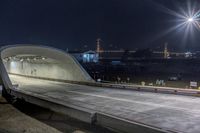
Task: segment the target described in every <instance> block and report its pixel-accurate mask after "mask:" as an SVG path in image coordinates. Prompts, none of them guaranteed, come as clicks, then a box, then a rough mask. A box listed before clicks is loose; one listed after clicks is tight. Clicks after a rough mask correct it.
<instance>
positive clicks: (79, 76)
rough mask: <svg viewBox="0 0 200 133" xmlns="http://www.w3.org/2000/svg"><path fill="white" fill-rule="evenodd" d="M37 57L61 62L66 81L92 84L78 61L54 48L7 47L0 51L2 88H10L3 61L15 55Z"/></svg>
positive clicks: (10, 84) (34, 46)
mask: <svg viewBox="0 0 200 133" xmlns="http://www.w3.org/2000/svg"><path fill="white" fill-rule="evenodd" d="M27 54H28V55H37V56H44V57H47V58H51V59H54V60H58V61H59V62H62V64H63V65H64V66H65V68H66V70H67V72H68V74H69V75H70V76H69V77H68V79H66V80H71V81H81V82H93V80H92V78H91V77H90V76H89V74H88V73H87V72H86V71H85V70H84V69H83V68H82V66H81V65H80V64H79V63H78V61H77V60H76V59H75V58H74V57H73V56H71V55H70V54H68V53H66V52H64V51H62V50H58V49H56V48H52V47H47V46H37V45H9V46H5V47H2V48H1V49H0V75H1V78H2V81H3V84H4V86H5V87H6V89H7V88H11V87H12V83H11V82H10V79H9V76H8V73H7V71H6V68H5V66H4V63H3V59H4V58H7V57H12V56H16V55H27Z"/></svg>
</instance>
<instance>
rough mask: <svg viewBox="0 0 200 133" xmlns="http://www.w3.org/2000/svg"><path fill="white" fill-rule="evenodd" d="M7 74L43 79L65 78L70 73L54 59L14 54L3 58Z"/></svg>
mask: <svg viewBox="0 0 200 133" xmlns="http://www.w3.org/2000/svg"><path fill="white" fill-rule="evenodd" d="M3 62H4V65H5V68H6V71H7V72H8V74H12V75H20V76H27V77H35V78H44V79H55V80H56V79H57V80H67V79H69V78H70V77H71V76H72V75H71V74H70V73H69V72H68V70H67V69H66V66H65V65H64V64H63V63H62V62H60V61H57V60H55V59H51V58H48V57H45V56H38V55H28V54H26V55H16V56H11V57H6V58H4V59H3Z"/></svg>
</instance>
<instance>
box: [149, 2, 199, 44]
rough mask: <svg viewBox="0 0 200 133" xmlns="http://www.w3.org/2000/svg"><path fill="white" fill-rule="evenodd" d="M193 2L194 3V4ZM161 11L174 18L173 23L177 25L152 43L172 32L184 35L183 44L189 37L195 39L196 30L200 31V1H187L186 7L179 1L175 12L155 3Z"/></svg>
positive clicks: (158, 36)
mask: <svg viewBox="0 0 200 133" xmlns="http://www.w3.org/2000/svg"><path fill="white" fill-rule="evenodd" d="M192 2H193V3H192ZM153 3H154V6H156V7H157V8H158V9H159V10H160V11H162V12H165V13H167V14H169V15H172V16H174V20H175V21H174V20H173V22H176V24H175V25H174V26H172V27H170V28H168V29H167V30H166V31H163V32H161V33H159V34H158V35H156V36H155V37H153V38H152V41H154V40H157V39H158V38H161V37H163V36H165V35H167V34H169V33H171V32H174V31H178V32H181V33H182V34H183V38H182V39H183V40H182V41H183V42H185V40H186V39H187V38H188V37H189V35H190V37H194V36H193V35H194V33H195V30H197V31H200V1H196V2H194V1H192V0H187V3H186V5H183V4H181V3H180V2H178V1H177V3H175V7H176V9H175V10H172V9H169V8H167V7H165V6H164V5H161V4H159V3H156V2H153Z"/></svg>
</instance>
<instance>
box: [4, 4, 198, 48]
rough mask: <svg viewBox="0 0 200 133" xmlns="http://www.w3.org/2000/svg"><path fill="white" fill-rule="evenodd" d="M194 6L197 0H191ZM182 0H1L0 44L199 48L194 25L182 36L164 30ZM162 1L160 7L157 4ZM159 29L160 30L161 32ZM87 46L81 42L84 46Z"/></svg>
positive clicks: (69, 46)
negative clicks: (190, 31) (97, 43)
mask: <svg viewBox="0 0 200 133" xmlns="http://www.w3.org/2000/svg"><path fill="white" fill-rule="evenodd" d="M191 3H192V4H193V3H194V5H195V6H197V7H200V1H199V3H198V0H196V3H195V0H191ZM186 5H187V0H1V1H0V45H6V44H24V43H25V44H41V45H49V46H53V47H57V48H61V49H64V50H65V49H67V48H68V49H69V50H74V49H95V47H96V39H97V38H101V39H102V47H103V48H104V49H111V46H112V49H129V50H131V49H136V48H152V49H162V47H163V46H164V43H165V42H168V44H169V48H170V49H171V50H177V51H187V50H200V31H198V30H194V31H193V33H191V34H189V35H188V36H187V38H186V39H184V40H183V33H184V30H183V29H182V30H180V29H177V30H175V31H172V32H170V33H169V34H163V33H165V32H166V31H167V30H168V29H169V28H171V27H173V26H175V25H177V21H176V20H177V17H176V16H173V15H170V14H168V13H167V12H166V11H165V8H170V9H172V10H174V11H177V12H179V11H180V9H179V7H180V8H184V9H185V7H186ZM163 7H165V8H163ZM162 34H163V35H162ZM86 45H87V46H88V47H87V48H84V46H85V47H86Z"/></svg>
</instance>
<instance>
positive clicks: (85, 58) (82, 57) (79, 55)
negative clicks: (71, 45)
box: [69, 50, 99, 63]
mask: <svg viewBox="0 0 200 133" xmlns="http://www.w3.org/2000/svg"><path fill="white" fill-rule="evenodd" d="M69 53H70V54H72V55H73V56H74V57H75V58H76V59H77V60H78V61H80V62H84V63H88V62H95V63H96V62H98V61H99V54H98V53H97V52H96V51H92V50H89V51H86V52H82V51H69Z"/></svg>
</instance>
